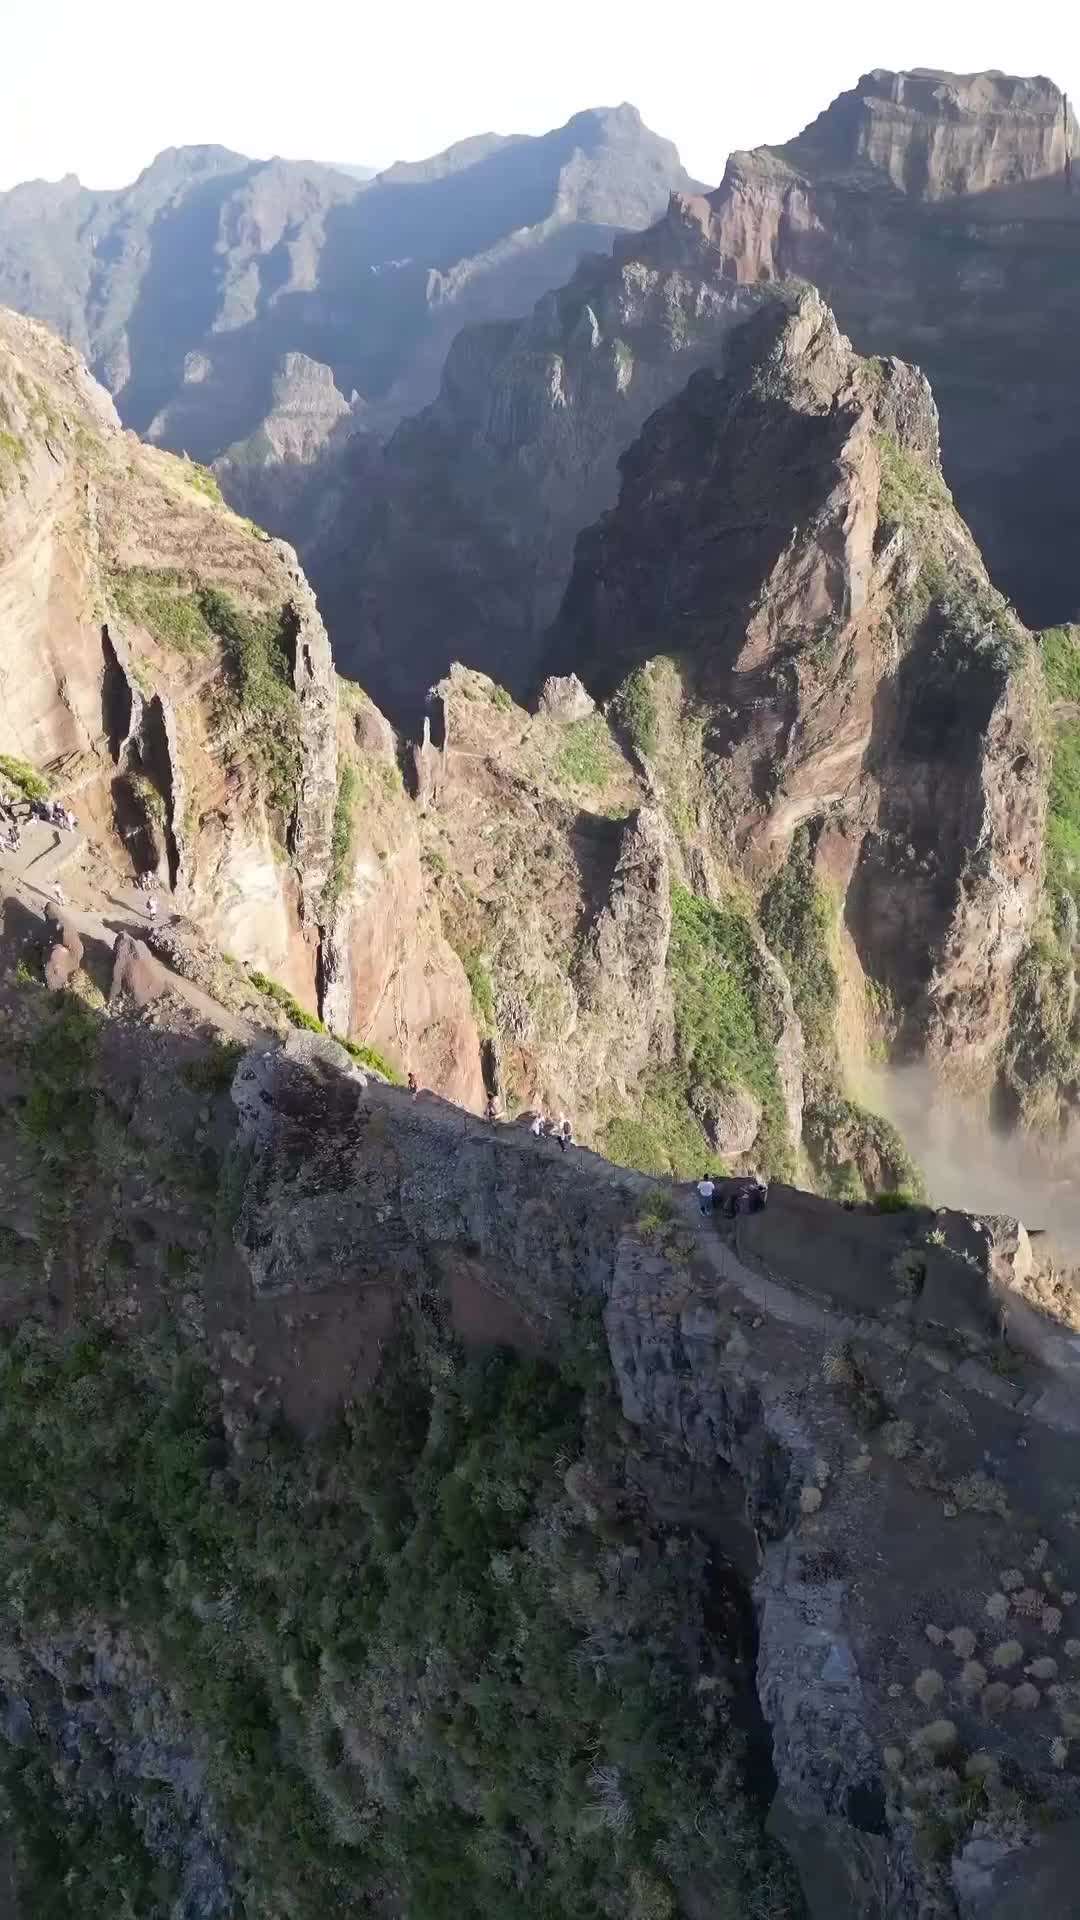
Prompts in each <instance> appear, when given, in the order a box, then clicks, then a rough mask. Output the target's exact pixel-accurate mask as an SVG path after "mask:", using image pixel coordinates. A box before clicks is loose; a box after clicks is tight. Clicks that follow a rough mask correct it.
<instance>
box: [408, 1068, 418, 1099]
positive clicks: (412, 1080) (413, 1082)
mask: <svg viewBox="0 0 1080 1920" xmlns="http://www.w3.org/2000/svg"><path fill="white" fill-rule="evenodd" d="M408 1084H409V1092H410V1093H411V1094H412V1097H413V1099H414V1100H415V1099H416V1096H417V1094H418V1093H419V1091H420V1083H419V1081H418V1080H417V1078H416V1075H415V1073H414V1072H413V1070H412V1068H411V1067H410V1068H409V1083H408Z"/></svg>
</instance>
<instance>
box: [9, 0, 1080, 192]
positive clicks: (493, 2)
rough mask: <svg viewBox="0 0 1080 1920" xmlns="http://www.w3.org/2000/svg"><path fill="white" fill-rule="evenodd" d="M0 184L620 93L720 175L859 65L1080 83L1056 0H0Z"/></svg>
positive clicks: (1077, 57) (313, 143) (432, 141)
mask: <svg viewBox="0 0 1080 1920" xmlns="http://www.w3.org/2000/svg"><path fill="white" fill-rule="evenodd" d="M4 15H5V17H4V22H3V28H2V30H0V36H2V37H0V45H2V52H3V64H4V72H5V84H4V104H3V113H2V115H0V187H7V186H12V185H13V184H14V183H15V182H16V181H17V180H26V179H32V178H36V177H41V176H44V177H45V178H47V179H55V178H57V177H58V176H59V175H60V174H63V173H67V172H72V173H77V174H78V175H79V177H80V179H82V180H83V181H84V182H85V183H86V184H87V185H89V186H95V187H111V186H120V185H122V184H124V183H125V182H127V181H129V180H131V179H133V178H134V176H135V174H136V173H138V171H139V170H140V168H141V167H143V166H145V165H146V163H147V162H148V161H149V160H150V159H152V157H153V155H154V154H155V153H157V152H159V151H160V149H161V148H162V147H168V146H179V145H182V144H184V143H187V142H194V141H217V142H220V143H221V144H222V145H224V146H230V147H235V148H238V149H239V150H240V151H241V152H243V153H249V154H253V155H258V156H265V155H268V154H271V153H283V154H288V155H291V156H295V157H303V158H310V159H320V160H344V161H354V162H365V163H368V164H370V165H375V166H387V165H389V163H390V161H392V160H396V159H416V158H419V157H420V156H421V155H424V154H428V153H434V152H437V151H438V150H439V149H440V148H442V147H445V146H447V145H449V143H450V142H451V141H452V140H457V139H461V138H462V137H463V136H464V135H465V134H469V133H479V132H483V131H486V130H487V129H489V128H493V129H494V130H495V131H497V132H499V133H540V132H543V131H544V129H545V128H547V127H553V126H558V125H559V124H560V123H561V122H562V121H564V120H566V119H567V118H568V117H569V116H570V114H571V113H574V112H576V111H577V110H578V109H579V108H581V107H586V106H598V105H614V104H616V103H617V102H618V101H620V100H632V101H633V102H634V104H635V105H636V106H638V107H640V109H641V111H642V114H643V115H644V117H645V119H646V120H647V121H648V122H649V124H650V125H651V126H653V127H654V128H656V130H657V131H658V132H660V133H665V134H667V135H669V136H670V137H671V138H672V139H674V140H676V141H677V142H678V145H679V148H680V150H681V152H682V156H683V160H684V162H685V164H686V165H687V166H688V167H689V169H690V170H691V172H692V173H695V174H696V175H698V176H699V178H701V179H704V180H706V181H707V182H708V183H709V184H710V185H711V184H714V183H715V182H716V181H717V180H719V178H720V175H721V173H722V172H723V167H724V161H725V159H726V157H727V154H728V152H729V150H730V149H731V148H732V147H741V146H751V145H754V144H755V143H757V142H760V141H769V140H774V141H775V140H783V139H786V138H788V137H789V136H790V135H791V134H793V133H796V132H798V130H799V128H800V127H801V126H803V125H804V124H805V123H806V121H807V120H809V119H812V118H813V116H814V115H815V114H816V113H817V112H819V111H820V109H821V108H822V107H824V106H825V105H826V104H827V103H828V101H829V100H831V99H832V98H833V97H834V95H835V94H837V93H839V92H840V91H842V89H843V88H845V87H848V86H851V85H852V84H853V82H854V81H855V80H856V79H857V78H858V75H859V74H860V73H862V72H865V71H866V70H867V68H869V67H873V66H886V67H907V66H935V67H946V68H951V69H952V70H953V71H965V70H967V71H970V70H971V69H972V68H977V67H1002V68H1004V69H1005V70H1006V71H1009V72H1012V73H1046V74H1049V75H1050V76H1051V78H1052V79H1055V80H1056V81H1057V82H1058V83H1059V85H1061V86H1065V87H1068V88H1069V90H1070V91H1072V89H1073V85H1074V83H1075V87H1076V91H1077V92H1078V93H1080V36H1078V34H1077V29H1076V16H1075V12H1074V10H1073V9H1072V8H1071V7H1068V6H1058V7H1053V6H1049V5H1046V4H1043V5H1040V6H1032V7H1030V8H1029V7H1024V6H1019V7H1018V6H1017V5H1016V0H1008V4H1004V3H1001V4H999V0H932V3H931V0H904V4H902V5H900V6H897V7H890V8H887V9H880V8H876V7H873V6H870V5H868V4H867V0H831V3H830V0H824V3H823V0H813V4H810V3H809V0H807V3H806V4H803V5H795V4H793V0H778V3H777V0H774V4H773V5H772V6H769V7H765V6H749V7H738V8H736V7H733V6H730V5H729V6H726V7H725V6H724V5H722V4H717V0H681V4H680V5H678V6H669V5H662V4H657V3H656V0H618V4H614V3H613V0H606V3H605V0H591V3H590V0H539V3H538V4H533V5H532V6H528V7H520V6H515V5H514V4H513V0H456V4H454V5H449V4H447V0H438V4H431V0H412V4H411V5H409V6H401V5H398V6H394V5H385V4H383V5H378V6H372V4H371V0H367V4H365V3H364V0H359V4H357V0H338V3H337V4H336V5H334V4H331V0H258V4H256V5H251V4H245V5H239V4H238V3H237V0H182V4H177V5H171V6H161V5H157V6H155V5H153V4H150V5H148V4H147V0H94V4H91V5H87V3H86V0H53V4H52V5H51V6H45V5H43V4H41V0H37V4H35V0H8V5H7V6H6V7H5V9H4Z"/></svg>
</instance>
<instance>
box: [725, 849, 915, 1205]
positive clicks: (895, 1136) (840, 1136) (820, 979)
mask: <svg viewBox="0 0 1080 1920" xmlns="http://www.w3.org/2000/svg"><path fill="white" fill-rule="evenodd" d="M761 927H762V932H763V933H764V936H765V939H766V941H767V942H768V945H769V950H770V952H771V953H773V954H775V956H776V958H777V959H778V960H779V961H780V963H781V965H782V966H783V968H784V971H785V973H786V975H787V978H788V981H789V982H790V985H791V993H792V999H793V1001H794V1003H795V1011H796V1013H797V1014H798V1016H799V1020H800V1022H801V1024H802V1030H803V1037H804V1039H805V1042H806V1060H805V1070H804V1102H805V1104H804V1109H803V1138H804V1143H805V1146H806V1151H807V1157H808V1160H809V1163H810V1171H811V1172H812V1174H813V1177H814V1181H815V1184H816V1185H817V1186H818V1187H819V1188H820V1189H821V1191H822V1192H824V1193H827V1194H829V1195H831V1196H832V1198H833V1199H836V1200H852V1201H856V1202H857V1201H861V1200H865V1199H866V1197H867V1193H868V1192H870V1193H875V1192H899V1193H906V1194H910V1195H911V1196H913V1197H917V1196H920V1195H921V1194H922V1191H923V1185H922V1179H921V1176H920V1174H919V1171H918V1169H917V1168H916V1166H915V1164H914V1162H913V1161H912V1159H911V1157H910V1155H909V1154H908V1152H907V1149H906V1148H905V1146H904V1143H903V1141H902V1140H901V1138H900V1135H899V1133H898V1132H897V1130H896V1128H895V1127H894V1126H892V1125H891V1123H890V1122H889V1121H888V1120H885V1119H883V1118H882V1116H881V1115H880V1114H876V1113H871V1112H870V1111H869V1110H868V1109H867V1108H866V1107H864V1106H862V1105H860V1103H859V1102H858V1101H856V1100H853V1099H851V1097H850V1096H849V1095H848V1093H847V1092H846V1090H845V1087H844V1083H843V1075H842V1073H841V1071H840V1064H839V1060H838V1057H837V1047H836V1018H837V1013H838V1010H839V1004H840V981H839V975H838V962H837V926H836V906H835V903H834V901H833V900H832V898H831V897H830V895H829V893H828V891H827V890H826V888H825V887H824V886H823V885H822V883H821V881H820V880H818V878H817V876H816V874H815V872H814V861H813V832H812V829H811V828H810V827H806V826H804V827H800V828H799V829H798V831H797V832H796V833H795V835H794V837H793V839H792V843H791V847H790V849H789V852H788V857H787V859H786V861H785V862H784V865H783V866H782V867H781V868H780V870H779V872H778V873H777V874H776V875H775V877H774V878H773V880H772V881H771V882H770V884H769V886H768V887H767V888H766V890H765V893H764V895H763V896H762V901H761Z"/></svg>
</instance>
